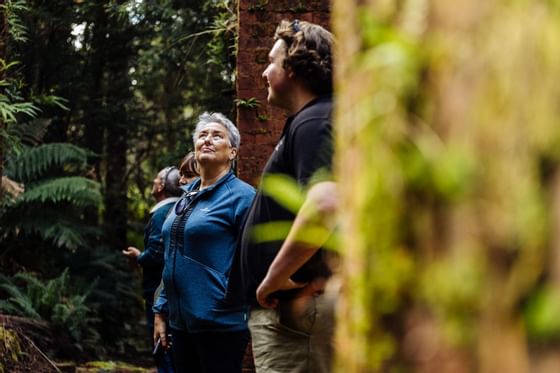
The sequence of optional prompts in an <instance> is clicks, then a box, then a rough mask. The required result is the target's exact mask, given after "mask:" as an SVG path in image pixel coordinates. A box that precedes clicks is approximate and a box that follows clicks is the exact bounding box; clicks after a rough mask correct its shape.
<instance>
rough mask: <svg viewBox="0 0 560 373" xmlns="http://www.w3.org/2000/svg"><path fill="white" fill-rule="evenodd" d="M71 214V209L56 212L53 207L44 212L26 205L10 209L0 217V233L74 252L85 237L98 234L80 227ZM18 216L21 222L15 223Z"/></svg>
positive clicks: (93, 228)
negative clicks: (34, 237) (39, 240)
mask: <svg viewBox="0 0 560 373" xmlns="http://www.w3.org/2000/svg"><path fill="white" fill-rule="evenodd" d="M73 210H74V209H73V208H72V207H71V206H66V207H65V208H62V206H59V208H58V209H57V208H56V207H53V206H50V207H48V208H47V207H45V206H41V205H38V207H37V206H30V204H27V205H24V206H21V208H20V209H12V210H11V211H10V212H9V214H7V215H5V216H3V217H2V219H1V220H0V223H2V226H1V227H0V233H2V235H4V236H8V235H11V236H12V237H14V238H19V239H21V238H22V237H25V235H39V236H40V237H41V238H42V239H43V240H45V241H47V242H52V243H53V245H54V246H56V247H65V248H67V249H70V250H72V251H74V250H76V249H77V248H78V247H80V246H84V245H85V244H86V237H87V236H94V235H96V234H98V233H99V228H97V227H93V226H89V225H86V224H85V223H83V222H82V221H81V220H80V219H78V218H77V217H76V215H77V212H75V211H73ZM18 216H24V217H25V218H23V219H22V218H19V219H18V218H17V217H18ZM12 217H14V218H13V219H12ZM0 236H1V235H0Z"/></svg>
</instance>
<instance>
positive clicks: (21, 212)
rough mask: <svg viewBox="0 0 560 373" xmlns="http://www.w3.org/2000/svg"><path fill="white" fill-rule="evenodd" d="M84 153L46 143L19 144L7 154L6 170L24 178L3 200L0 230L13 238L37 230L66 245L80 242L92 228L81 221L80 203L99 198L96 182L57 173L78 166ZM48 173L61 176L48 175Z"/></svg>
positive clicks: (83, 162)
mask: <svg viewBox="0 0 560 373" xmlns="http://www.w3.org/2000/svg"><path fill="white" fill-rule="evenodd" d="M89 155H91V153H90V152H88V151H86V150H84V149H81V148H79V147H77V146H75V145H72V144H63V143H52V144H43V145H40V146H37V147H27V148H24V149H22V152H21V153H20V154H19V156H16V157H11V158H9V161H8V163H7V165H6V172H7V174H8V175H10V176H11V177H12V178H13V179H15V180H18V181H23V182H25V183H26V184H25V188H26V190H25V192H24V193H23V195H22V196H20V198H18V199H17V200H15V201H11V202H10V203H9V204H7V205H5V206H4V208H5V211H4V213H3V214H2V216H0V221H2V222H3V224H2V228H1V229H0V233H2V235H3V236H5V237H7V236H8V235H9V234H11V235H12V236H13V237H14V238H15V237H22V236H24V235H26V234H27V235H39V236H40V237H42V239H44V240H46V241H51V242H52V243H53V244H54V245H55V246H56V247H66V248H68V249H71V250H76V249H77V248H78V247H80V246H84V245H85V243H86V238H87V236H88V235H93V234H95V233H97V230H96V229H95V228H94V227H87V226H85V225H84V223H83V218H82V217H81V216H80V215H81V214H82V211H83V210H84V209H85V208H88V207H94V208H97V207H98V206H99V205H100V204H101V202H102V196H101V190H100V185H99V183H98V182H96V181H93V180H91V179H87V178H85V177H83V176H63V175H65V174H68V173H76V172H82V171H84V170H85V169H86V168H87V167H88V165H87V157H88V156H89ZM49 173H50V174H52V175H56V174H57V173H59V174H60V175H61V176H60V177H52V176H51V177H49V176H48V174H49ZM6 203H7V202H6ZM6 246H8V247H9V246H10V244H9V243H6Z"/></svg>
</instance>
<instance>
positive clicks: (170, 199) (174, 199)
mask: <svg viewBox="0 0 560 373" xmlns="http://www.w3.org/2000/svg"><path fill="white" fill-rule="evenodd" d="M178 200H179V197H167V198H166V199H164V200H162V201H159V202H158V203H156V204H155V205H154V207H152V209H151V210H150V214H153V213H154V212H156V211H157V210H158V209H160V208H162V207H163V206H165V205H167V204H168V203H175V202H177V201H178Z"/></svg>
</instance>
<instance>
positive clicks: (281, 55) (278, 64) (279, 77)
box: [262, 40, 290, 107]
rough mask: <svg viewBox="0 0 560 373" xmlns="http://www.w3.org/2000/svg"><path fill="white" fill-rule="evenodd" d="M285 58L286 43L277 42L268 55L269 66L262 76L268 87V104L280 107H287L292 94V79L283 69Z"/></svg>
mask: <svg viewBox="0 0 560 373" xmlns="http://www.w3.org/2000/svg"><path fill="white" fill-rule="evenodd" d="M285 58H286V43H285V42H284V41H283V40H277V41H276V43H274V45H273V46H272V49H271V50H270V52H269V53H268V66H267V67H266V69H265V70H264V71H263V74H262V77H263V78H264V79H265V81H266V84H267V87H268V97H267V100H268V102H269V103H270V104H271V105H274V106H279V107H286V104H287V101H288V100H287V99H288V98H289V94H290V79H289V76H288V72H287V71H286V70H285V69H284V67H283V63H284V59H285Z"/></svg>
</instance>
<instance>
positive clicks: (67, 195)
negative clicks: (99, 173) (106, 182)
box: [20, 176, 102, 208]
mask: <svg viewBox="0 0 560 373" xmlns="http://www.w3.org/2000/svg"><path fill="white" fill-rule="evenodd" d="M27 187H28V189H27V190H26V191H25V193H24V194H23V196H22V198H21V202H20V203H61V202H68V203H70V204H72V205H73V206H75V207H78V208H83V207H88V206H98V205H99V204H101V201H102V196H101V190H100V185H99V183H98V182H96V181H94V180H91V179H87V178H85V177H81V176H69V177H60V178H56V179H50V180H45V181H43V182H40V183H38V184H34V185H28V186H27Z"/></svg>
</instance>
